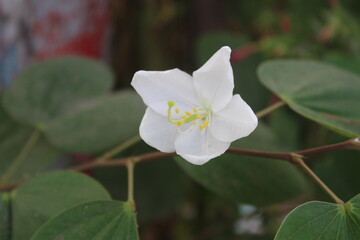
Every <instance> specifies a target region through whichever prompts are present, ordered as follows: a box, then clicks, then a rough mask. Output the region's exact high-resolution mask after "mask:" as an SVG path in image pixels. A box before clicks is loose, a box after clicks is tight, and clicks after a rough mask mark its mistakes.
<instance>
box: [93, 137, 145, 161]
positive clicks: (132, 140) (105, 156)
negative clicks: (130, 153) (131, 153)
mask: <svg viewBox="0 0 360 240" xmlns="http://www.w3.org/2000/svg"><path fill="white" fill-rule="evenodd" d="M140 140H141V138H140V136H139V135H137V136H135V137H132V138H130V139H129V140H127V141H126V142H124V143H122V144H120V145H119V146H117V147H115V148H113V149H111V150H110V151H108V152H106V153H104V154H103V155H102V156H101V157H100V158H98V159H97V160H96V161H97V162H106V161H107V160H109V159H110V158H112V157H113V156H115V155H116V154H118V153H120V152H122V151H124V150H125V149H127V148H129V147H131V146H132V145H134V144H136V143H137V142H139V141H140Z"/></svg>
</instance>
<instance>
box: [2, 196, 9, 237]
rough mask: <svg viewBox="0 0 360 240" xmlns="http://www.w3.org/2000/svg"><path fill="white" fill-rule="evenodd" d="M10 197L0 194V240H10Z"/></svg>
mask: <svg viewBox="0 0 360 240" xmlns="http://www.w3.org/2000/svg"><path fill="white" fill-rule="evenodd" d="M10 225H11V224H10V195H9V194H7V193H0V239H2V240H10Z"/></svg>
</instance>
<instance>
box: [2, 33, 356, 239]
mask: <svg viewBox="0 0 360 240" xmlns="http://www.w3.org/2000/svg"><path fill="white" fill-rule="evenodd" d="M244 39H246V38H243V37H239V36H238V35H234V34H229V33H226V32H218V33H212V34H207V35H203V36H202V38H200V40H199V42H198V45H197V60H198V62H199V64H200V63H203V62H204V61H205V59H207V58H208V57H209V54H211V53H213V52H214V51H215V50H216V49H218V47H220V46H222V45H229V46H231V47H232V48H233V49H238V48H239V47H242V46H244V45H245V44H246V43H247V40H244ZM210 50H211V51H210ZM261 58H262V54H255V55H254V54H253V55H252V56H249V57H247V58H245V59H243V60H242V61H240V62H236V63H233V67H234V73H235V74H234V75H235V82H236V83H235V85H236V86H239V88H235V92H236V93H241V95H242V96H243V97H244V99H246V100H247V101H248V102H249V103H250V105H251V106H252V107H253V108H255V109H261V108H263V107H264V106H265V105H267V104H268V101H269V96H270V92H269V91H267V90H266V88H264V87H263V86H262V85H261V83H260V82H258V81H257V80H258V79H257V76H256V75H255V69H256V67H257V65H258V63H259V62H260V61H261ZM346 59H347V58H342V57H337V58H333V59H332V60H330V58H329V59H328V60H327V61H329V62H331V63H333V64H335V65H338V66H340V67H342V68H345V69H347V70H349V71H350V72H348V71H345V70H342V69H340V68H337V67H334V66H332V65H329V64H325V63H320V62H315V61H297V60H279V61H271V62H268V63H265V64H263V65H262V66H261V67H260V69H259V78H260V79H261V82H262V83H263V84H264V85H265V86H266V87H268V88H269V89H270V90H271V91H272V92H273V93H275V94H276V95H278V96H279V97H280V98H281V99H282V100H283V101H285V102H286V103H287V105H288V106H289V107H290V108H291V109H293V110H294V111H295V112H296V113H299V114H300V115H302V116H305V117H306V118H308V119H310V120H313V121H315V122H318V123H320V124H322V125H324V126H326V127H328V128H330V129H332V130H335V131H336V132H339V133H342V134H345V135H346V136H351V137H354V136H359V135H360V112H359V111H358V106H359V105H360V97H359V96H360V94H359V92H360V77H359V76H358V75H357V74H359V70H358V68H357V66H358V65H359V64H358V62H359V61H358V59H357V58H352V59H351V60H349V59H347V60H346ZM351 71H352V72H353V73H351ZM111 85H112V74H111V73H110V72H109V70H108V69H107V68H106V67H104V66H103V65H101V64H100V65H99V64H97V63H96V62H94V61H92V60H86V59H82V58H78V57H65V58H61V59H54V60H49V61H45V62H42V63H38V64H35V65H33V66H32V67H30V68H29V69H27V70H26V71H24V72H23V73H22V74H20V75H19V76H18V77H17V78H16V79H15V81H14V84H13V85H12V86H11V87H10V88H9V89H7V90H6V91H5V92H4V93H3V96H2V97H3V98H2V106H0V123H1V124H0V140H1V141H0V179H1V180H2V183H1V184H6V183H8V182H17V181H22V180H28V179H30V180H29V181H28V182H25V183H23V184H22V185H20V186H19V187H17V188H16V189H15V190H12V191H11V192H10V193H1V194H0V239H1V240H2V239H4V240H28V239H32V240H43V239H79V240H82V239H84V240H87V239H92V238H94V239H115V238H116V239H128V240H136V239H139V236H138V231H137V228H138V227H137V223H136V217H137V215H136V214H135V212H134V210H133V208H132V206H130V204H129V203H126V202H121V201H114V200H112V199H111V197H110V195H109V193H108V192H107V191H106V190H105V189H104V188H103V187H102V186H101V185H100V184H99V183H98V182H97V181H95V180H94V179H92V178H90V177H88V176H85V175H82V174H79V173H75V172H70V171H62V172H54V173H49V174H43V175H40V176H37V177H34V176H36V175H37V174H40V173H42V172H43V170H44V169H45V168H46V167H48V166H49V165H50V164H51V163H53V162H54V160H55V159H56V158H58V157H59V156H60V154H62V153H64V152H70V153H72V152H76V153H83V154H93V155H94V157H95V158H96V156H97V155H98V154H103V153H104V152H105V154H106V153H107V154H108V153H109V152H106V151H109V150H110V151H111V150H113V149H115V148H116V147H117V146H118V145H121V144H122V143H124V142H126V141H127V140H128V139H130V138H132V137H134V136H137V134H138V127H139V124H140V121H141V118H142V115H143V113H144V110H145V107H144V104H143V103H142V101H141V99H140V98H139V96H138V95H136V94H135V93H134V92H132V91H127V90H126V91H120V92H116V93H114V94H113V93H110V87H111ZM267 120H268V123H269V124H266V123H265V121H263V122H260V123H259V126H258V128H257V130H256V131H255V132H254V133H252V134H251V135H250V136H249V137H247V138H244V139H241V140H238V141H236V142H234V143H233V145H232V146H233V147H237V148H248V149H256V150H266V151H280V152H286V151H295V150H298V149H299V148H301V147H302V146H306V144H307V143H308V142H306V141H301V140H300V139H301V138H302V137H304V135H303V134H304V130H306V126H304V125H305V124H304V122H302V120H303V119H301V118H300V117H299V116H295V113H294V112H290V111H289V109H282V110H281V111H278V112H276V113H275V114H273V115H271V116H270V118H268V119H267ZM307 123H308V122H307ZM324 129H325V128H324ZM34 134H35V136H37V137H36V138H34V139H35V140H34V141H33V142H32V140H31V139H33V136H34ZM312 134H313V132H311V134H310V135H311V136H310V137H311V138H312V140H313V139H314V141H313V142H316V143H317V142H320V143H321V140H319V139H318V138H317V136H313V135H312ZM314 135H316V134H314ZM29 142H32V144H28V143H29ZM142 144H143V143H140V144H138V145H135V146H134V147H133V148H129V149H127V150H126V151H123V152H121V154H119V155H118V157H129V156H135V155H137V154H143V153H146V152H148V151H149V148H144V147H143V145H142ZM151 151H153V150H152V149H151ZM358 159H359V154H358V152H356V153H355V152H353V151H343V152H337V153H329V154H327V155H326V156H325V158H324V160H322V161H319V162H316V163H315V164H314V165H312V166H313V168H314V171H315V172H316V173H318V174H319V176H320V177H321V178H322V179H323V180H324V181H325V182H326V183H328V185H329V186H330V187H331V188H332V189H334V191H335V192H336V193H337V194H339V196H340V197H341V198H342V199H348V198H350V197H351V196H354V195H355V194H356V193H358V192H359V188H358V184H355V183H357V182H359V179H358V178H359V177H358V174H357V173H358V169H359V167H360V166H359V161H358ZM135 160H136V158H135ZM344 161H346V164H344ZM59 162H61V161H59ZM175 162H176V164H175V163H174V161H173V160H172V159H171V158H165V159H162V160H159V161H152V162H149V163H145V164H141V165H137V166H136V171H135V185H136V187H135V200H136V206H137V211H138V212H139V213H138V218H139V220H140V221H139V222H140V223H149V222H150V221H155V220H159V219H164V218H165V217H168V216H169V215H170V213H174V212H175V211H174V210H175V209H179V208H181V207H184V206H183V205H185V207H186V208H188V209H187V210H182V211H184V212H186V211H187V213H186V214H188V216H190V217H188V218H189V219H191V218H194V216H196V215H197V214H199V216H204V215H206V214H211V213H208V212H206V208H204V209H203V212H204V213H202V214H203V215H201V211H199V212H200V213H199V212H196V211H194V210H193V209H192V208H194V206H193V205H191V204H188V205H186V204H184V202H183V199H186V197H187V195H186V193H187V190H188V189H187V188H186V187H188V185H187V184H186V183H187V181H186V180H187V179H186V177H185V175H184V174H183V172H182V171H181V169H183V170H184V172H185V173H186V174H187V175H188V176H190V177H191V178H192V179H193V180H195V181H196V182H198V183H199V184H200V185H201V186H203V187H204V188H205V189H206V190H210V191H211V192H214V193H217V194H218V195H220V197H223V198H226V199H229V200H231V201H232V202H235V203H249V204H252V205H256V206H257V207H261V208H265V207H267V206H269V205H273V204H279V203H281V202H283V201H285V200H292V199H294V198H295V197H299V196H302V197H304V196H308V195H309V194H311V193H312V192H313V191H312V190H313V189H312V186H311V185H310V184H309V183H308V181H307V180H306V179H305V177H304V175H303V174H302V173H301V172H300V171H299V169H297V168H296V167H295V166H293V165H291V164H290V163H287V162H285V161H276V160H270V159H265V158H256V157H249V156H245V155H235V154H229V153H227V154H224V155H222V156H220V157H218V158H217V159H214V160H212V161H210V162H209V163H207V164H205V165H203V166H194V165H192V164H190V163H188V162H186V161H184V160H183V159H181V158H179V157H176V160H175ZM109 163H110V162H109ZM179 166H180V167H179ZM4 176H6V178H4ZM92 176H93V177H94V178H96V179H98V180H99V181H101V182H102V183H104V185H105V186H106V188H108V190H109V191H110V192H111V194H113V196H114V198H115V199H119V200H120V199H125V198H126V192H127V190H128V189H127V188H128V186H127V179H126V178H127V173H126V170H125V168H122V169H118V168H113V169H111V170H108V169H104V170H96V171H93V172H92ZM203 191H205V190H203ZM189 192H191V189H190V191H189ZM359 196H360V195H358V196H357V197H355V198H353V199H352V200H350V201H349V202H348V203H347V204H345V205H337V204H330V203H322V202H310V203H306V204H304V205H301V206H300V207H298V208H296V209H295V210H294V211H293V212H292V213H290V215H289V216H288V217H287V218H286V220H285V221H284V223H283V224H282V226H281V228H280V230H279V232H278V234H277V236H276V240H282V239H293V240H296V239H313V238H317V239H319V240H320V239H324V240H326V239H333V238H332V237H334V236H337V238H338V239H357V238H359V237H360V229H359V226H360V223H359V221H360V220H359V219H360V217H359V215H360V213H359V208H360V197H359ZM202 200H203V199H202ZM205 201H206V200H205ZM202 203H203V202H199V205H200V204H202ZM185 207H184V208H185ZM189 209H190V210H189ZM182 214H183V213H182ZM186 214H184V215H186ZM232 215H235V214H234V213H233V214H232ZM184 218H185V217H184ZM205 218H206V217H204V219H201V217H198V218H196V219H197V220H199V219H200V220H204V223H203V225H204V226H205V225H207V224H208V223H207V222H206V220H205ZM214 218H215V217H214ZM232 220H233V219H232ZM170 222H171V221H170ZM180 225H181V223H180ZM213 225H216V223H213ZM223 225H225V224H223ZM229 225H231V224H230V223H229ZM35 232H36V234H35V235H34V233H35ZM185 235H186V234H185ZM259 238H261V237H259Z"/></svg>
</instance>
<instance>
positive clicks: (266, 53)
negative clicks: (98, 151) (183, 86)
mask: <svg viewBox="0 0 360 240" xmlns="http://www.w3.org/2000/svg"><path fill="white" fill-rule="evenodd" d="M224 45H228V46H230V47H231V48H232V50H233V53H232V58H231V61H232V64H233V68H234V75H235V81H236V83H235V86H236V89H235V92H237V93H240V94H241V95H242V97H243V98H244V99H245V100H246V102H248V103H249V105H250V106H251V107H252V108H253V109H254V111H258V110H260V109H262V108H264V107H266V106H268V105H269V104H271V103H273V102H275V101H276V97H275V96H272V95H271V93H270V92H269V91H268V90H266V89H265V88H264V87H263V86H262V85H261V84H260V83H259V81H258V79H257V76H256V68H257V66H258V65H259V64H260V63H261V62H263V61H265V60H267V59H273V58H311V59H317V60H324V61H327V62H330V63H335V64H337V65H341V66H343V67H345V68H348V69H350V70H353V71H355V72H356V71H357V72H360V68H355V67H354V66H358V65H356V64H359V59H358V58H357V56H359V52H360V1H358V0H342V1H338V0H301V1H299V0H252V1H239V0H223V1H220V0H193V1H190V0H176V1H175V0H108V1H106V0H62V1H57V0H0V88H6V87H7V86H8V85H9V84H10V82H11V81H12V79H13V78H14V77H15V76H16V74H17V73H19V72H20V71H21V70H22V69H24V68H25V67H27V66H28V65H30V64H31V63H34V62H36V61H40V60H44V59H47V58H52V57H56V56H62V55H69V54H75V55H83V56H87V57H90V58H94V59H98V60H100V61H103V62H105V63H107V64H108V65H109V66H111V68H112V70H113V72H114V73H115V76H116V84H115V86H114V89H122V88H127V87H129V86H130V82H131V79H132V76H133V74H134V73H135V72H136V71H138V70H166V69H171V68H175V67H177V68H180V69H182V70H184V71H187V72H188V73H191V72H193V71H195V70H196V69H197V68H198V67H200V66H201V65H202V64H203V63H204V62H205V61H206V60H207V59H208V58H209V57H210V56H211V55H212V54H213V53H214V52H215V51H216V50H218V49H219V48H220V47H221V46H224ZM284 116H285V117H284ZM284 118H286V119H287V121H285V127H288V128H286V130H282V132H280V133H279V134H280V135H281V134H283V137H284V138H290V137H291V138H292V140H291V141H289V150H296V149H301V148H305V147H309V146H318V145H321V144H325V143H329V142H332V141H335V140H339V139H340V137H339V136H337V135H336V134H334V133H332V132H329V130H326V129H324V128H322V127H318V126H315V124H313V123H310V122H309V121H308V120H303V119H300V118H299V117H298V116H295V115H294V114H292V113H290V112H289V111H287V110H284V111H283V112H280V113H279V114H277V115H273V116H271V117H269V118H267V119H266V121H268V122H269V124H270V125H271V126H272V127H273V128H274V129H275V130H276V129H280V128H284V125H283V126H279V124H277V123H278V122H279V121H277V120H279V119H281V120H283V119H284ZM289 119H290V120H289ZM280 122H281V121H280ZM286 124H288V125H286ZM304 130H306V131H304ZM289 136H290V137H289ZM310 136H311V137H310ZM300 139H302V140H301V141H300ZM304 139H305V140H304ZM329 139H330V140H329ZM139 149H141V150H139ZM129 151H131V153H132V154H135V153H136V152H145V151H152V150H151V149H150V148H149V147H147V146H145V145H144V144H142V143H139V144H137V146H136V147H134V148H133V149H130V150H129ZM126 154H127V155H128V154H129V152H127V153H126ZM126 154H125V155H126ZM87 157H88V156H76V158H77V159H80V160H81V161H86V159H87ZM340 157H341V156H340V155H339V156H338V155H335V154H333V155H331V156H329V157H328V158H329V159H330V160H329V161H331V159H333V158H340ZM90 158H91V157H90ZM84 159H85V160H84ZM327 163H329V162H327ZM323 165H324V166H323V167H326V166H327V165H326V162H325V164H323ZM357 166H358V165H357ZM90 174H91V175H92V176H94V177H95V178H97V179H98V180H100V181H101V182H102V183H103V184H104V185H105V186H106V187H107V189H109V190H110V191H111V192H112V194H113V196H114V197H115V198H117V199H125V196H126V194H125V191H121V189H122V187H121V186H124V188H125V186H126V172H125V170H124V169H120V168H119V169H117V168H114V169H111V170H109V169H107V170H97V171H93V172H91V173H90ZM320 174H321V172H320ZM326 174H328V175H329V176H328V177H329V181H331V180H330V179H331V174H329V173H328V172H327V173H326ZM155 175H156V176H155ZM324 177H325V178H326V175H325V176H324ZM119 183H120V185H121V186H119ZM331 184H332V183H331V182H330V185H331ZM333 185H334V186H335V188H336V183H333ZM136 188H137V189H136V191H137V193H136V199H137V204H138V212H139V213H138V217H139V224H140V232H141V239H143V240H166V239H174V240H184V239H186V240H202V239H214V240H215V239H223V240H224V239H256V240H261V239H273V236H274V234H275V233H276V230H277V228H278V226H279V224H280V223H281V221H282V219H283V217H284V216H285V215H286V214H287V213H288V212H289V211H290V210H291V209H292V208H294V207H295V206H296V205H298V204H300V203H301V202H303V201H306V200H309V199H312V198H314V196H311V197H309V196H300V197H299V198H298V199H295V200H291V201H288V202H285V203H281V204H276V205H274V206H270V207H266V208H255V207H253V206H250V205H239V204H234V203H233V202H230V201H227V200H226V199H223V198H221V197H220V196H218V195H216V194H214V193H211V192H209V191H208V190H206V189H205V188H203V187H201V186H200V185H198V184H197V183H195V182H194V181H192V180H190V179H189V177H187V176H185V174H184V173H183V172H182V171H181V169H179V167H178V166H177V165H176V164H175V163H173V162H172V161H166V162H164V161H161V162H160V161H154V162H152V163H144V164H141V165H139V167H138V169H137V185H136ZM347 190H349V189H347ZM254 191H256V189H255V190H254ZM344 191H345V190H344ZM349 191H350V192H343V193H342V194H343V195H345V196H353V195H354V194H353V192H351V189H350V190H349ZM355 193H356V192H355ZM316 194H317V193H315V195H316ZM159 196H162V198H161V199H159V198H158V197H159ZM317 196H319V198H321V197H322V196H321V194H320V195H317Z"/></svg>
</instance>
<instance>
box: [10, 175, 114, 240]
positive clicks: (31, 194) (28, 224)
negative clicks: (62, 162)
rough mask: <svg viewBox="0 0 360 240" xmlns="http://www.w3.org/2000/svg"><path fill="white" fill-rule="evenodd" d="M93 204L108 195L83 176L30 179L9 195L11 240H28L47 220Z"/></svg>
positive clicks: (45, 176) (100, 187) (97, 184)
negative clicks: (75, 208) (89, 203)
mask: <svg viewBox="0 0 360 240" xmlns="http://www.w3.org/2000/svg"><path fill="white" fill-rule="evenodd" d="M95 200H110V195H109V194H108V193H107V192H106V190H105V189H104V188H103V187H102V186H101V185H100V184H99V183H98V182H96V181H95V180H93V179H91V178H89V177H87V176H85V175H83V174H80V173H75V172H70V171H69V172H66V171H60V172H54V173H49V174H45V175H42V176H39V177H36V178H33V179H32V180H31V181H29V182H27V183H25V184H23V185H21V186H20V187H18V188H17V189H16V190H14V191H13V192H12V193H11V205H12V206H11V207H12V223H13V225H12V229H13V240H28V239H30V237H31V236H32V235H33V234H34V232H35V231H36V230H37V229H38V228H39V227H40V226H41V225H42V224H43V223H45V222H46V221H47V220H48V219H49V218H51V217H53V216H55V215H58V214H59V213H61V212H62V211H64V210H66V209H68V208H71V207H74V206H76V205H79V204H82V203H86V202H90V201H95Z"/></svg>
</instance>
